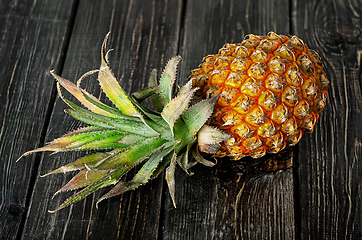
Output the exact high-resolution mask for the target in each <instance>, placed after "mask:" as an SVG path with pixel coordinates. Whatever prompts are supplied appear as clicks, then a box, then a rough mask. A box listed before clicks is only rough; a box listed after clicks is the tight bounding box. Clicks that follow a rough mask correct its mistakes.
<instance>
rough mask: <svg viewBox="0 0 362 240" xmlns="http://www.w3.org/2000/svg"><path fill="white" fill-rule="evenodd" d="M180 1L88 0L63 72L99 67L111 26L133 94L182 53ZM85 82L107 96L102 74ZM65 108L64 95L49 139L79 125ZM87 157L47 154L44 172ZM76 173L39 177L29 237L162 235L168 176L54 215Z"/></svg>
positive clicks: (74, 74) (125, 83) (115, 60)
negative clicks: (179, 47)
mask: <svg viewBox="0 0 362 240" xmlns="http://www.w3.org/2000/svg"><path fill="white" fill-rule="evenodd" d="M180 6H181V2H180V1H80V3H79V7H78V10H77V17H76V19H75V23H74V29H73V32H72V37H71V39H70V44H69V49H68V52H67V56H66V59H65V65H64V71H63V72H61V73H59V74H61V75H62V76H63V77H65V78H68V79H70V80H72V81H73V82H75V80H76V79H77V78H78V77H80V76H81V75H82V74H83V73H85V72H86V71H89V70H92V69H96V68H98V67H99V65H100V49H101V44H102V41H103V38H104V37H105V35H106V34H107V32H108V31H111V35H110V39H109V42H108V45H109V48H112V49H114V50H113V51H112V52H111V53H110V62H111V67H112V69H113V70H114V73H115V75H116V77H117V79H118V80H119V81H120V83H121V85H122V87H124V89H125V90H126V91H127V92H133V91H135V90H138V89H140V88H142V87H145V86H146V84H147V82H148V76H149V73H150V72H151V70H152V69H153V68H157V69H161V68H163V65H164V64H165V63H166V61H167V60H168V59H169V58H171V57H172V56H174V55H176V53H177V45H178V41H179V26H180V18H181V7H180ZM49 81H52V80H49ZM82 86H85V87H86V89H87V91H90V92H92V93H93V94H95V96H98V95H99V85H98V83H97V81H96V76H91V77H89V78H87V79H86V80H84V81H83V83H82ZM67 96H68V95H67ZM102 98H103V99H104V96H103V94H102ZM64 108H66V106H65V104H64V103H63V102H62V101H61V100H60V99H57V101H56V104H55V107H54V111H53V114H52V117H51V122H50V125H49V128H48V134H47V138H46V139H47V141H50V140H52V139H53V138H55V137H58V136H60V135H62V134H64V133H65V132H67V131H70V130H72V129H74V128H77V127H79V124H78V123H77V122H76V121H74V119H72V118H71V117H69V116H67V115H65V114H64V113H63V110H64ZM79 156H80V154H70V153H67V154H59V155H58V154H57V155H52V156H49V155H48V154H45V155H44V157H43V159H42V163H41V169H40V173H41V174H44V173H46V172H49V171H50V170H52V169H55V168H57V167H60V166H61V165H63V164H65V163H69V162H71V161H73V160H75V159H76V158H77V157H79ZM131 175H132V174H131ZM131 175H129V177H131ZM72 176H73V175H72V174H65V175H55V176H48V177H46V178H38V179H37V181H36V184H35V188H34V198H33V199H32V205H31V209H30V215H29V217H28V219H27V222H26V225H25V230H24V235H23V239H36V238H38V239H97V240H98V239H157V237H158V231H159V223H160V222H159V219H160V211H161V203H162V191H163V190H162V188H163V178H159V179H156V180H154V181H152V182H151V183H149V184H147V185H146V186H144V187H140V188H139V189H137V190H136V191H132V192H128V193H126V194H123V195H122V196H119V197H114V198H111V199H109V200H105V201H103V202H102V203H100V204H99V209H96V207H95V202H96V201H97V199H98V198H99V197H100V196H101V195H103V194H105V193H106V191H104V190H109V188H108V189H104V190H103V191H102V190H101V191H99V192H98V193H95V194H91V195H90V196H88V197H87V198H86V200H84V201H82V202H80V203H77V204H75V205H74V206H71V207H69V208H66V209H62V210H60V211H58V212H56V213H55V214H49V213H48V212H47V210H49V209H54V208H55V207H56V206H58V205H59V204H60V203H61V202H62V201H64V200H65V198H66V197H68V196H70V193H65V194H60V195H59V196H56V197H55V198H54V199H53V200H52V199H51V195H52V194H53V193H55V192H56V191H57V190H58V189H59V188H60V187H62V186H63V185H64V184H65V183H66V182H67V181H69V180H70V179H71V177H72Z"/></svg>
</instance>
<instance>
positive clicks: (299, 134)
mask: <svg viewBox="0 0 362 240" xmlns="http://www.w3.org/2000/svg"><path fill="white" fill-rule="evenodd" d="M302 135H303V132H302V130H298V131H296V132H295V133H294V134H292V135H290V136H288V138H287V143H288V145H289V146H294V145H295V144H297V143H298V142H299V141H300V139H301V137H302Z"/></svg>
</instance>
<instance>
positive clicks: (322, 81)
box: [315, 69, 329, 90]
mask: <svg viewBox="0 0 362 240" xmlns="http://www.w3.org/2000/svg"><path fill="white" fill-rule="evenodd" d="M315 79H316V81H317V85H318V87H319V88H320V89H322V90H325V89H327V88H328V86H329V81H328V79H327V77H326V74H325V73H324V72H323V71H322V70H320V69H317V71H316V74H315Z"/></svg>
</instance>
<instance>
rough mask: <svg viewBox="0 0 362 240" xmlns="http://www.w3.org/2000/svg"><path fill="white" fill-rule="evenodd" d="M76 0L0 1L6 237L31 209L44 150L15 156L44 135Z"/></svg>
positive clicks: (1, 233)
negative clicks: (52, 76)
mask: <svg viewBox="0 0 362 240" xmlns="http://www.w3.org/2000/svg"><path fill="white" fill-rule="evenodd" d="M72 5H73V1H57V0H55V1H49V0H39V1H21V2H20V1H0V6H1V7H0V22H1V24H0V39H1V40H0V66H1V68H0V175H1V178H0V192H1V195H0V226H1V227H0V238H1V239H15V238H16V237H17V235H18V234H19V231H21V223H22V219H23V218H25V216H26V213H27V207H28V206H27V193H28V191H29V189H30V191H31V187H32V184H33V182H32V180H31V179H32V176H33V175H35V173H36V169H37V163H36V162H39V155H34V156H32V157H28V158H27V159H22V160H21V161H20V162H17V163H16V162H15V161H16V159H17V158H18V157H20V155H21V154H22V153H24V152H25V151H28V150H30V149H34V148H36V147H37V146H39V144H40V142H41V139H42V138H43V136H42V129H43V128H44V126H43V125H44V122H45V119H46V116H47V111H48V108H49V103H50V99H51V98H52V95H53V97H54V91H52V90H54V86H55V85H54V84H53V83H52V82H51V83H49V75H50V74H49V69H51V68H59V65H58V64H59V60H60V57H61V51H60V50H61V49H62V45H63V43H64V36H65V35H66V31H67V25H68V22H69V19H70V15H71V9H72ZM43 135H44V134H43ZM36 159H38V161H36ZM34 170H35V172H33V171H34ZM19 227H20V229H19Z"/></svg>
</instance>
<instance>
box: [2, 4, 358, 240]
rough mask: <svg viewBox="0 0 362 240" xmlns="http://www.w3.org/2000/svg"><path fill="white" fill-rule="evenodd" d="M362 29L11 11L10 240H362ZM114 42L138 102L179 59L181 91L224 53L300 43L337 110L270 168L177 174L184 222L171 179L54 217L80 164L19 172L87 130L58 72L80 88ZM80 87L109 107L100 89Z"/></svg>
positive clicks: (343, 13) (52, 163) (6, 93)
mask: <svg viewBox="0 0 362 240" xmlns="http://www.w3.org/2000/svg"><path fill="white" fill-rule="evenodd" d="M361 25H362V1H361V0H355V1H337V0H335V1H327V0H314V1H313V0H308V1H307V0H296V1H288V0H271V1H270V0H254V1H251V0H242V1H232V0H231V1H221V0H220V1H217V0H198V1H191V0H188V1H186V0H160V1H158V0H153V1H151V0H150V1H142V0H133V1H132V0H129V1H128V0H127V1H126V0H122V1H116V0H113V1H90V0H89V1H83V0H62V1H59V0H38V1H30V0H23V1H10V0H8V1H5V0H0V30H1V31H0V36H1V38H0V66H1V68H0V159H1V161H0V176H1V177H0V193H1V194H0V226H1V227H0V239H24V240H25V239H175V240H176V239H196V240H198V239H362V200H361V198H362V160H361V157H362V127H361V126H360V125H361V119H362V95H361V89H362V86H361V84H362V70H361V56H362V36H361V31H362V26H361ZM109 31H111V35H110V41H109V46H110V48H113V49H114V50H113V51H112V52H111V54H110V61H111V66H112V68H113V70H114V73H115V75H116V77H117V79H118V80H119V81H120V83H121V85H122V87H124V88H125V90H126V91H127V92H133V91H135V90H137V89H140V88H142V87H144V86H145V84H146V82H147V78H148V76H149V73H150V71H151V69H153V68H157V69H159V70H161V69H162V68H163V66H164V64H165V63H166V61H167V60H168V59H169V58H170V57H172V56H174V55H177V54H180V55H181V56H182V57H183V62H182V63H181V67H180V74H179V83H180V84H182V83H184V82H185V79H186V78H187V75H188V72H189V71H190V70H191V69H193V68H195V67H197V66H198V64H199V63H200V62H201V59H202V57H203V56H205V55H207V54H212V53H216V52H217V50H218V49H219V48H220V47H222V45H223V44H224V43H226V42H240V41H242V39H243V37H244V35H245V34H247V33H254V34H266V33H267V32H269V31H275V32H277V33H281V34H296V35H297V36H299V37H300V38H302V39H303V40H304V41H305V43H306V44H308V46H310V47H311V48H312V49H315V50H316V51H317V52H318V53H319V54H320V55H321V57H322V59H323V62H324V64H325V69H326V73H327V76H328V78H329V80H330V82H331V84H330V87H329V90H328V94H329V97H328V99H327V106H326V108H325V109H324V110H323V112H322V114H321V117H320V119H319V123H318V125H317V127H316V129H315V131H314V132H313V133H311V134H305V135H304V136H303V138H302V140H301V142H300V143H299V144H298V145H297V146H295V147H293V148H289V149H287V150H286V151H285V152H283V153H282V154H281V155H277V156H270V155H269V156H266V157H264V158H263V159H261V160H260V161H261V162H262V163H261V164H259V165H253V164H251V162H250V159H249V160H248V159H245V160H243V161H244V163H243V162H232V163H230V162H228V161H226V160H224V161H220V162H219V163H218V165H217V166H216V167H214V168H207V167H203V166H196V167H194V168H193V169H192V171H193V172H194V173H195V174H194V175H193V176H188V175H186V174H185V173H184V172H182V171H181V170H180V169H177V170H176V199H177V208H176V209H175V208H173V206H172V203H171V199H170V196H169V193H168V190H167V186H166V184H165V182H164V179H163V176H162V175H161V176H160V177H159V178H157V179H155V180H153V181H152V182H150V183H148V184H146V185H145V186H142V187H140V188H138V189H137V190H135V191H132V192H128V193H125V194H123V195H122V196H117V197H114V198H111V199H109V200H106V201H103V202H102V203H100V205H99V208H98V209H96V207H95V201H96V199H98V197H99V196H101V195H102V194H104V193H105V191H106V190H107V189H105V191H102V190H101V191H99V192H97V193H95V194H92V195H90V196H88V197H87V198H86V200H84V201H82V202H80V203H77V204H75V205H74V206H71V207H68V208H65V209H62V210H60V211H58V212H56V213H54V214H51V213H48V210H51V209H54V208H55V207H56V206H57V205H59V204H60V203H61V202H62V200H64V198H65V197H66V196H69V194H70V193H64V194H61V195H59V196H56V197H55V198H54V199H52V195H53V194H54V193H55V192H56V191H57V190H58V189H59V188H60V187H62V186H63V185H64V184H65V183H66V182H67V181H68V180H69V179H70V178H71V177H72V174H60V175H53V176H48V177H45V178H41V177H39V176H40V175H42V174H44V173H47V172H49V171H50V170H52V169H55V168H57V167H59V166H61V165H63V164H65V163H69V162H70V161H71V160H73V159H75V158H76V156H79V154H71V153H67V154H56V155H51V156H49V154H48V153H45V154H34V155H31V156H28V157H26V158H24V159H22V160H21V161H19V162H15V161H16V159H17V158H18V157H19V156H20V155H21V154H22V153H24V152H25V151H28V150H31V149H34V148H36V147H39V146H42V145H43V144H44V143H45V142H48V141H50V140H52V139H54V138H55V137H58V136H60V135H62V134H63V133H65V132H68V131H70V130H72V129H75V128H77V127H79V123H78V122H76V121H74V120H73V119H72V118H71V117H69V116H68V115H66V114H64V112H63V110H64V109H65V108H66V106H65V104H64V103H62V101H61V100H60V99H59V98H58V97H57V94H56V91H55V84H54V80H53V79H52V77H51V75H50V74H49V70H51V69H55V71H56V73H58V74H59V75H61V76H63V77H65V78H67V79H70V80H73V81H75V79H77V78H78V77H80V76H81V75H82V74H83V73H84V72H86V71H88V70H91V69H96V68H98V67H99V64H100V46H101V43H102V40H103V38H104V36H105V35H106V33H107V32H109ZM82 84H83V86H86V88H87V90H89V91H91V92H93V93H97V94H99V89H98V88H99V86H98V84H97V83H96V81H95V79H94V78H90V79H87V80H85V81H84V82H83V83H82ZM97 91H98V92H97ZM102 97H103V96H102ZM273 161H278V163H279V164H280V166H281V167H279V168H280V169H282V170H278V171H275V169H273V165H272V163H273ZM291 164H293V167H288V166H290V165H291Z"/></svg>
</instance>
